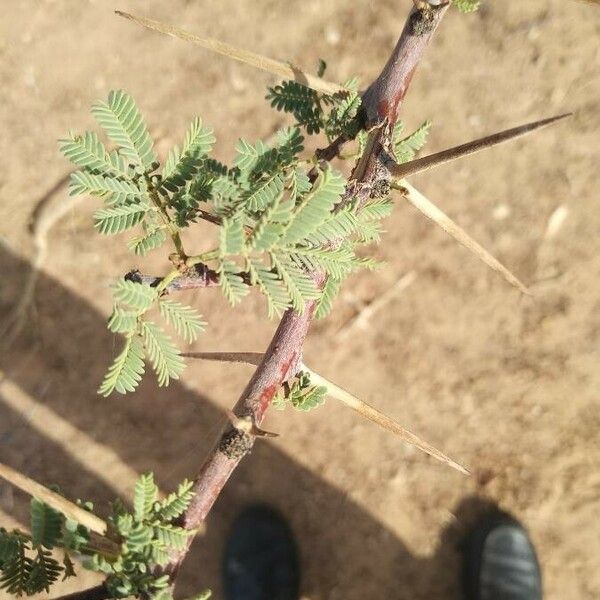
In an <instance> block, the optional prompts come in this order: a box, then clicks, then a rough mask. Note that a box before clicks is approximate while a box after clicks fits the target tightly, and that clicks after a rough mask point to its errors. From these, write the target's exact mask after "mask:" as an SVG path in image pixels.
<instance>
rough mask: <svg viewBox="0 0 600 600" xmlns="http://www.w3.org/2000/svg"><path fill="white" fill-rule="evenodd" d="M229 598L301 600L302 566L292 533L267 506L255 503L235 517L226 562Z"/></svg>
mask: <svg viewBox="0 0 600 600" xmlns="http://www.w3.org/2000/svg"><path fill="white" fill-rule="evenodd" d="M223 567H224V568H223V587H224V590H225V598H226V599H227V600H298V597H299V595H300V591H299V588H300V568H299V564H298V552H297V550H296V544H295V542H294V538H293V536H292V532H291V530H290V528H289V526H288V525H287V523H286V522H285V520H284V519H283V517H282V516H281V515H280V514H279V513H278V512H277V511H275V510H273V509H272V508H269V507H268V506H253V507H250V508H248V509H246V510H245V511H244V512H242V514H241V515H240V516H239V517H238V518H237V519H236V521H235V523H234V525H233V529H232V531H231V534H230V536H229V540H228V541H227V546H226V548H225V557H224V565H223Z"/></svg>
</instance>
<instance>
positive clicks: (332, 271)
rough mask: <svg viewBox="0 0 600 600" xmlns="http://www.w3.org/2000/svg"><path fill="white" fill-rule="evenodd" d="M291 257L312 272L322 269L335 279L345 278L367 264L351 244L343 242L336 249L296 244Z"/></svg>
mask: <svg viewBox="0 0 600 600" xmlns="http://www.w3.org/2000/svg"><path fill="white" fill-rule="evenodd" d="M290 257H291V258H292V260H293V261H294V262H296V263H297V264H299V265H301V266H302V267H303V268H304V269H306V270H308V271H310V272H312V271H322V272H323V273H326V274H327V275H330V276H331V277H334V278H335V279H343V278H344V277H345V276H346V275H348V274H350V273H351V272H352V271H355V270H356V269H358V268H360V267H362V266H365V264H364V261H362V260H361V259H359V258H357V257H356V255H355V254H354V250H353V249H352V246H350V245H349V244H342V245H341V246H340V247H339V248H334V249H325V248H307V247H301V246H296V247H295V248H294V250H293V251H292V253H291V254H290Z"/></svg>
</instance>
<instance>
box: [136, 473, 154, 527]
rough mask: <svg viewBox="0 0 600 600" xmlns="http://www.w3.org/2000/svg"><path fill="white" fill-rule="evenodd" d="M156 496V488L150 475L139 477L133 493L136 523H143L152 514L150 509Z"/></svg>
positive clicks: (145, 474) (152, 476)
mask: <svg viewBox="0 0 600 600" xmlns="http://www.w3.org/2000/svg"><path fill="white" fill-rule="evenodd" d="M157 496H158V487H157V485H156V484H155V483H154V475H153V474H152V473H144V474H143V475H140V477H139V479H138V480H137V481H136V483H135V490H134V493H133V510H134V515H135V518H136V520H137V521H143V520H144V519H145V518H146V517H147V516H148V515H150V514H151V513H152V507H153V505H154V502H155V501H156V497H157Z"/></svg>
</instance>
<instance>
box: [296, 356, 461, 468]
mask: <svg viewBox="0 0 600 600" xmlns="http://www.w3.org/2000/svg"><path fill="white" fill-rule="evenodd" d="M301 368H302V370H303V371H306V372H307V373H308V374H309V375H310V381H311V383H313V384H315V385H322V386H325V387H326V388H327V393H328V394H329V395H330V396H331V397H332V398H335V399H336V400H339V401H341V402H343V403H344V404H345V405H346V406H348V407H349V408H351V409H352V410H354V411H356V412H357V413H359V414H360V415H361V416H363V417H365V418H366V419H368V420H369V421H372V422H373V423H376V424H377V425H379V426H380V427H383V428H384V429H387V430H388V431H391V432H392V433H395V434H396V435H397V436H398V437H400V439H401V440H402V441H404V442H406V443H407V444H410V445H411V446H414V447H415V448H418V449H419V450H421V451H423V452H425V453H426V454H429V456H432V457H433V458H435V459H436V460H439V461H440V462H443V463H445V464H447V465H448V466H450V467H452V468H453V469H456V470H457V471H460V472H461V473H463V474H465V475H469V471H468V470H467V469H465V467H463V466H462V465H460V464H459V463H457V462H456V461H454V460H452V459H451V458H450V457H448V456H446V455H445V454H444V453H443V452H441V451H440V450H438V449H437V448H435V447H434V446H432V445H431V444H429V443H427V442H426V441H424V440H422V439H421V438H420V437H418V436H417V435H415V434H414V433H411V432H410V431H408V429H405V428H404V427H402V425H400V424H399V423H397V422H396V421H394V420H393V419H391V418H390V417H388V416H387V415H385V414H384V413H382V412H379V411H378V410H377V409H376V408H374V407H372V406H371V405H370V404H367V403H366V402H365V401H364V400H361V399H360V398H357V397H356V396H354V395H352V394H351V393H350V392H348V391H346V390H344V389H343V388H341V387H339V386H338V385H336V384H335V383H333V382H332V381H329V380H328V379H325V377H323V376H322V375H319V374H318V373H316V372H315V371H313V370H312V369H310V368H309V367H307V366H306V365H305V364H303V365H302V367H301Z"/></svg>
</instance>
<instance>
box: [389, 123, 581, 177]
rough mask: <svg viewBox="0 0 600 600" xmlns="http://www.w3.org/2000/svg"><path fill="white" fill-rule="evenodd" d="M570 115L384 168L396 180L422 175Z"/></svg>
mask: <svg viewBox="0 0 600 600" xmlns="http://www.w3.org/2000/svg"><path fill="white" fill-rule="evenodd" d="M572 115H573V113H565V114H562V115H557V116H555V117H550V118H548V119H542V120H540V121H532V122H531V123H526V124H525V125H519V126H518V127H513V128H511V129H506V130H504V131H500V132H498V133H494V134H492V135H488V136H485V137H482V138H479V139H477V140H473V141H471V142H467V143H466V144H461V145H460V146H454V147H453V148H447V149H446V150H442V151H441V152H436V153H435V154H430V155H429V156H424V157H423V158H417V159H415V160H411V161H409V162H406V163H402V164H397V163H395V162H394V161H393V160H391V159H390V160H388V161H387V164H386V167H387V168H388V169H389V171H390V174H391V175H392V177H394V178H396V179H403V178H405V177H409V176H410V175H415V174H416V173H422V172H423V171H427V170H429V169H431V168H433V167H437V166H438V165H443V164H444V163H448V162H452V161H455V160H458V159H459V158H462V157H463V156H468V155H470V154H476V153H477V152H481V151H482V150H486V149H487V148H491V147H493V146H497V145H499V144H504V143H506V142H510V141H511V140H514V139H516V138H519V137H523V136H525V135H528V134H530V133H532V132H534V131H537V130H538V129H542V128H543V127H548V126H549V125H552V124H554V123H557V122H558V121H562V120H563V119H566V118H567V117H570V116H572Z"/></svg>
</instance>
